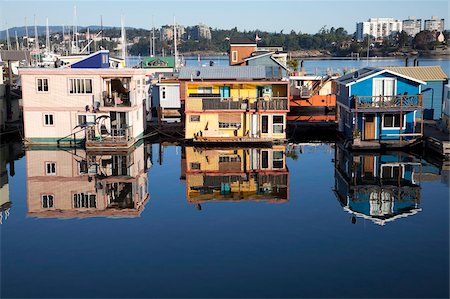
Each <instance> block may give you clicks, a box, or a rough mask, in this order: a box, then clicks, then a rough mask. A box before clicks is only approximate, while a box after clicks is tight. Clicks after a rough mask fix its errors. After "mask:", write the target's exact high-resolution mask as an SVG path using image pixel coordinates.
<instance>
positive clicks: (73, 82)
mask: <svg viewBox="0 0 450 299" xmlns="http://www.w3.org/2000/svg"><path fill="white" fill-rule="evenodd" d="M69 93H70V94H85V93H92V80H91V79H69Z"/></svg>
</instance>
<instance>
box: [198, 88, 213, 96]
mask: <svg viewBox="0 0 450 299" xmlns="http://www.w3.org/2000/svg"><path fill="white" fill-rule="evenodd" d="M197 92H198V93H206V94H211V93H212V92H213V88H212V86H199V87H197Z"/></svg>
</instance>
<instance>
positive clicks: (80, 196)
mask: <svg viewBox="0 0 450 299" xmlns="http://www.w3.org/2000/svg"><path fill="white" fill-rule="evenodd" d="M92 195H93V196H94V197H95V207H92V206H90V197H91V196H92ZM75 196H77V199H76V200H77V202H79V203H81V202H82V201H83V200H84V197H86V196H87V207H81V205H80V206H79V207H75V202H74V197H75ZM72 206H73V208H74V209H96V208H97V194H96V193H92V192H75V193H72Z"/></svg>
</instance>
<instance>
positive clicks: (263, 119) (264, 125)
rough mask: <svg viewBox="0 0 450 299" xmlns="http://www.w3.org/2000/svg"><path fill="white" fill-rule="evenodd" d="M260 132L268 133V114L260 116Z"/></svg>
mask: <svg viewBox="0 0 450 299" xmlns="http://www.w3.org/2000/svg"><path fill="white" fill-rule="evenodd" d="M261 133H264V134H267V133H269V116H268V115H263V116H261Z"/></svg>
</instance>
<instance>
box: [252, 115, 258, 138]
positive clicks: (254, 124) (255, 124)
mask: <svg viewBox="0 0 450 299" xmlns="http://www.w3.org/2000/svg"><path fill="white" fill-rule="evenodd" d="M251 117H252V125H251V126H252V128H251V130H252V137H258V114H252V116H251Z"/></svg>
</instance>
